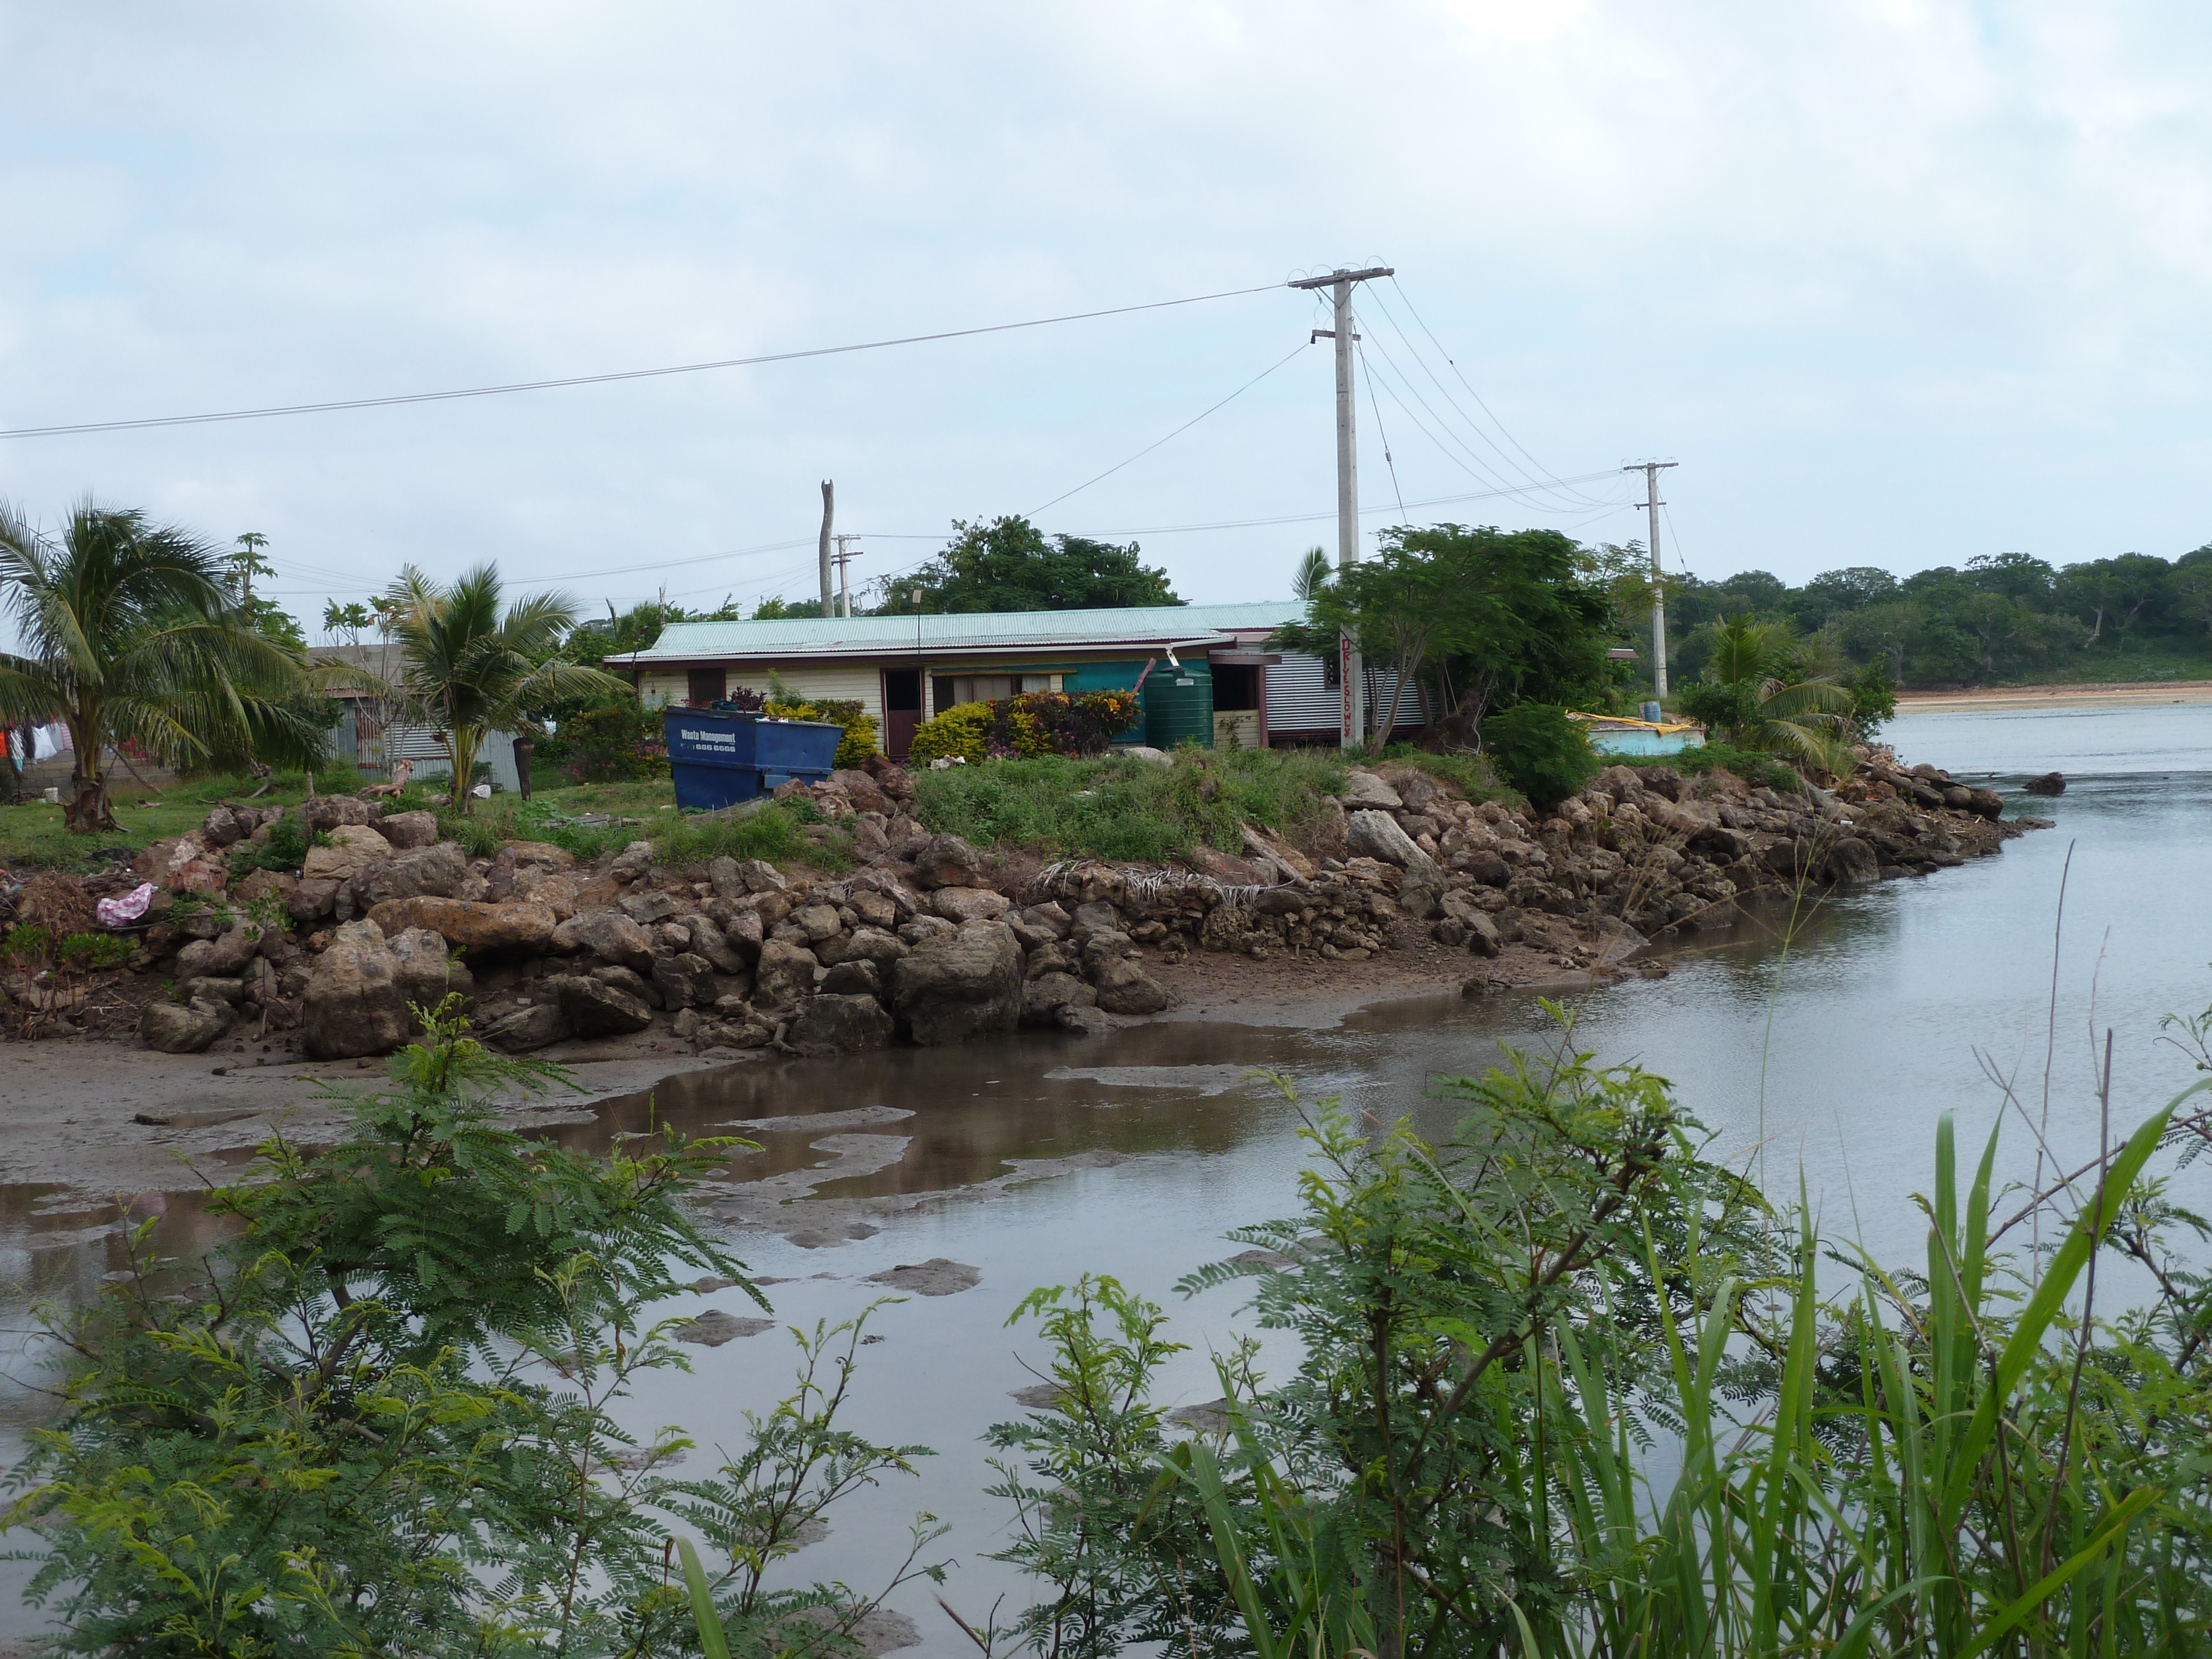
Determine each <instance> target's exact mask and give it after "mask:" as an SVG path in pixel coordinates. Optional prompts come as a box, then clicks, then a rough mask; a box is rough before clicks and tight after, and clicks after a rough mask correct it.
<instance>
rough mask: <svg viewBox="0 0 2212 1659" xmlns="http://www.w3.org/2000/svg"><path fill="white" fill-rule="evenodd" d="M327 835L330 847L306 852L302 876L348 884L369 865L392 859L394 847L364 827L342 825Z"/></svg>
mask: <svg viewBox="0 0 2212 1659" xmlns="http://www.w3.org/2000/svg"><path fill="white" fill-rule="evenodd" d="M313 804H314V803H313V802H310V803H309V805H313ZM363 804H364V805H365V804H366V803H363ZM328 834H329V836H330V838H331V844H330V845H329V846H327V847H310V848H308V849H307V863H306V864H305V865H304V866H301V871H300V873H301V875H302V876H307V877H319V878H323V879H325V880H329V881H349V880H351V879H352V878H354V877H356V876H357V875H359V874H360V873H361V872H362V871H363V870H364V869H366V868H368V866H370V865H372V864H374V863H376V862H377V861H378V860H382V859H388V858H390V857H391V856H392V843H391V842H388V841H386V840H385V838H384V837H383V836H380V835H378V834H377V833H376V831H375V830H374V829H370V828H369V827H368V825H367V824H365V823H341V824H339V825H338V826H337V828H335V829H331V830H330V831H329V832H328Z"/></svg>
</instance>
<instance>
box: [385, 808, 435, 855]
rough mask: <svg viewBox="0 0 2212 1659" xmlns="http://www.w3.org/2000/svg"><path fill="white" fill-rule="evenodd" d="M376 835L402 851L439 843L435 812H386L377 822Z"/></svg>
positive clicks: (433, 845)
mask: <svg viewBox="0 0 2212 1659" xmlns="http://www.w3.org/2000/svg"><path fill="white" fill-rule="evenodd" d="M375 828H376V833H377V834H378V835H380V836H383V837H384V838H385V840H386V841H388V842H391V843H392V846H394V847H395V848H399V849H400V850H402V851H404V850H406V849H407V848H413V847H435V846H436V845H437V843H438V815H437V814H436V813H435V812H386V814H385V815H384V816H383V817H380V818H379V819H377V821H376V825H375Z"/></svg>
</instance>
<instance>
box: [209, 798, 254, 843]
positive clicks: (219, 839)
mask: <svg viewBox="0 0 2212 1659" xmlns="http://www.w3.org/2000/svg"><path fill="white" fill-rule="evenodd" d="M252 833H253V831H252V828H251V827H250V826H248V825H246V824H242V823H240V822H239V821H238V814H237V813H235V812H234V811H231V809H230V808H229V807H228V806H218V807H216V809H215V811H212V812H210V813H209V814H208V815H207V821H206V822H205V823H202V824H201V825H200V836H201V837H202V839H204V841H205V842H207V844H208V845H209V846H210V847H228V846H229V845H230V844H231V843H232V842H237V841H243V840H245V839H246V836H250V835H252Z"/></svg>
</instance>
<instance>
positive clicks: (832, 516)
mask: <svg viewBox="0 0 2212 1659" xmlns="http://www.w3.org/2000/svg"><path fill="white" fill-rule="evenodd" d="M836 518H837V486H836V484H835V483H831V482H830V481H829V479H827V478H824V479H823V481H822V614H823V616H824V617H834V616H836V614H837V613H836V610H835V609H833V608H832V605H831V603H830V596H829V527H830V526H831V525H832V524H834V523H835V522H836Z"/></svg>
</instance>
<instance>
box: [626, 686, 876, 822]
mask: <svg viewBox="0 0 2212 1659" xmlns="http://www.w3.org/2000/svg"><path fill="white" fill-rule="evenodd" d="M661 726H662V730H663V731H664V732H665V734H666V737H667V741H668V765H669V769H670V770H671V772H673V773H674V774H675V775H676V804H677V805H678V806H684V807H689V808H690V810H692V811H695V812H711V811H716V810H717V809H719V808H720V807H724V806H734V805H737V804H738V802H739V801H741V800H751V799H754V798H755V797H756V796H759V795H765V794H767V793H769V792H770V791H771V790H773V789H774V788H775V787H776V786H777V785H778V784H781V783H788V782H789V781H791V780H792V779H793V778H805V779H806V780H808V781H812V780H814V779H816V778H826V777H828V776H829V772H830V769H831V768H832V767H833V766H834V765H835V764H836V756H837V745H838V744H839V743H840V742H841V741H842V740H843V738H844V736H845V729H844V727H842V726H836V725H833V724H832V723H830V722H829V721H828V720H763V719H762V718H761V717H760V716H759V715H758V714H722V713H720V712H719V711H717V710H714V709H708V708H671V709H670V710H668V712H667V713H666V714H664V715H663V716H662V717H661Z"/></svg>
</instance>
